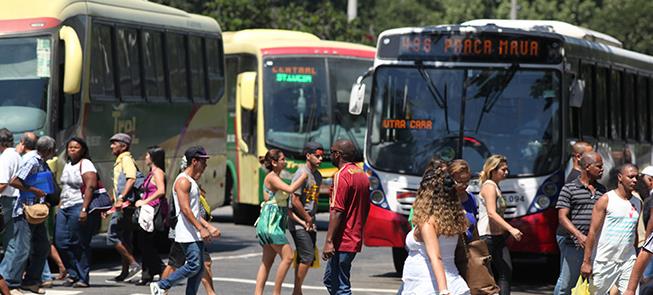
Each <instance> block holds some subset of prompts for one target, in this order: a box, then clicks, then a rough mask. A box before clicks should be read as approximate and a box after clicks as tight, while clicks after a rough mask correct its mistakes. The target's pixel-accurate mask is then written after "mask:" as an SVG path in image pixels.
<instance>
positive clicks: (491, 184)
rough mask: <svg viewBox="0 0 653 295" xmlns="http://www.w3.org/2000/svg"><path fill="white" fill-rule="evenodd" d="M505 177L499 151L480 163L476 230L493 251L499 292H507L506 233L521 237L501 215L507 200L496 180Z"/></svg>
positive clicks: (505, 168) (509, 270) (509, 276)
mask: <svg viewBox="0 0 653 295" xmlns="http://www.w3.org/2000/svg"><path fill="white" fill-rule="evenodd" d="M507 177H508V160H507V159H506V157H504V156H502V155H492V156H490V157H489V158H487V160H485V164H483V171H481V173H480V175H479V183H481V194H480V198H479V202H478V203H479V206H478V223H477V226H478V234H479V235H480V236H481V240H484V241H485V242H486V243H487V247H488V250H490V255H492V273H493V274H494V279H495V281H496V282H497V283H498V284H499V287H501V295H507V294H510V283H511V281H512V261H511V259H510V252H508V247H507V246H506V238H507V233H510V235H512V237H513V238H515V240H517V241H520V240H521V239H522V233H521V231H519V230H518V229H516V228H514V227H513V226H512V225H510V223H508V222H507V221H506V220H505V219H503V212H504V211H505V210H506V200H505V199H504V198H503V196H502V195H501V190H500V189H499V183H500V182H501V181H502V180H504V179H506V178H507Z"/></svg>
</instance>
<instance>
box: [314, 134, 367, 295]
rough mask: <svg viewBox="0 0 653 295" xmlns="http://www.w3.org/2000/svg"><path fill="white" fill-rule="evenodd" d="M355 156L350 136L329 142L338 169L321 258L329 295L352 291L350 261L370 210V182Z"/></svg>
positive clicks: (354, 148) (332, 159)
mask: <svg viewBox="0 0 653 295" xmlns="http://www.w3.org/2000/svg"><path fill="white" fill-rule="evenodd" d="M355 158H356V147H355V146H354V143H353V142H351V141H350V140H338V141H336V142H335V143H334V144H333V146H331V162H332V163H333V165H334V166H336V167H338V172H337V173H336V174H335V175H334V176H333V191H332V194H331V206H330V207H331V208H330V216H329V229H328V230H327V234H326V241H325V242H324V249H323V253H322V259H324V260H328V263H327V266H326V269H325V270H324V286H325V287H326V288H327V290H328V291H329V294H332V295H334V294H338V295H341V294H342V295H344V294H351V282H350V279H349V278H350V271H351V263H352V261H353V260H354V257H356V253H358V252H360V251H361V248H362V246H363V227H364V226H365V220H366V219H367V213H368V212H369V210H370V199H369V198H370V182H369V180H368V179H367V175H366V174H365V172H364V171H363V169H362V168H360V167H358V166H356V164H355V163H354V159H355Z"/></svg>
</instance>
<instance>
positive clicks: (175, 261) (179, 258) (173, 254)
mask: <svg viewBox="0 0 653 295" xmlns="http://www.w3.org/2000/svg"><path fill="white" fill-rule="evenodd" d="M203 256H204V257H203V258H204V262H208V261H211V256H210V255H209V252H207V251H206V248H204V255H203ZM184 263H186V253H184V249H183V248H182V247H181V244H179V243H177V242H175V241H172V243H171V244H170V253H169V254H168V265H169V266H172V267H174V268H175V269H179V268H180V267H182V266H184Z"/></svg>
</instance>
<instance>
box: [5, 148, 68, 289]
mask: <svg viewBox="0 0 653 295" xmlns="http://www.w3.org/2000/svg"><path fill="white" fill-rule="evenodd" d="M54 150H55V141H54V139H52V137H49V136H43V137H41V138H39V139H38V141H37V142H36V151H29V152H28V153H27V154H25V155H24V156H23V162H22V163H21V165H20V168H19V169H18V173H17V174H16V177H14V178H13V179H12V181H11V186H13V187H15V188H17V189H19V190H20V191H21V195H20V197H18V199H17V200H16V205H15V206H14V210H13V212H12V217H13V218H14V232H13V236H12V238H11V240H10V241H9V245H8V246H7V251H6V252H5V257H4V259H3V260H2V263H0V274H1V275H2V277H3V278H5V280H6V281H7V284H8V285H9V287H10V288H12V289H16V288H19V287H20V288H21V289H25V290H29V291H32V292H34V293H38V294H45V290H43V288H40V285H41V274H42V273H43V267H44V266H45V261H46V259H47V257H48V253H49V251H50V242H49V240H48V236H47V232H46V228H45V224H44V223H39V224H29V223H28V222H27V219H26V217H25V214H24V210H23V205H32V204H36V203H43V202H45V195H46V194H45V192H43V191H42V190H40V189H38V188H36V187H33V186H30V184H29V183H27V182H26V181H25V180H26V179H28V177H30V176H31V175H33V174H37V173H39V172H44V171H47V170H48V167H47V164H46V163H45V161H46V160H47V159H49V158H51V157H52V156H53V155H54ZM23 192H31V194H25V193H23ZM28 259H29V264H28ZM23 273H25V275H24V276H23ZM14 293H17V292H14Z"/></svg>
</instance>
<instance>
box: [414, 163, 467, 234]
mask: <svg viewBox="0 0 653 295" xmlns="http://www.w3.org/2000/svg"><path fill="white" fill-rule="evenodd" d="M413 208H414V211H413V220H412V222H413V224H414V225H416V226H419V225H421V224H423V223H425V222H428V220H429V218H430V217H431V216H433V217H435V225H436V227H437V229H438V234H442V235H446V236H455V235H459V234H461V233H464V232H465V231H466V230H467V218H466V217H465V211H464V210H463V207H462V205H461V204H460V199H459V198H458V196H456V192H455V190H454V181H453V178H451V175H450V174H449V172H447V163H446V162H444V161H442V160H439V159H432V160H431V162H430V163H429V164H428V166H427V168H426V171H424V175H423V176H422V181H421V183H420V186H419V189H418V190H417V198H416V199H415V203H414V204H413Z"/></svg>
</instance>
